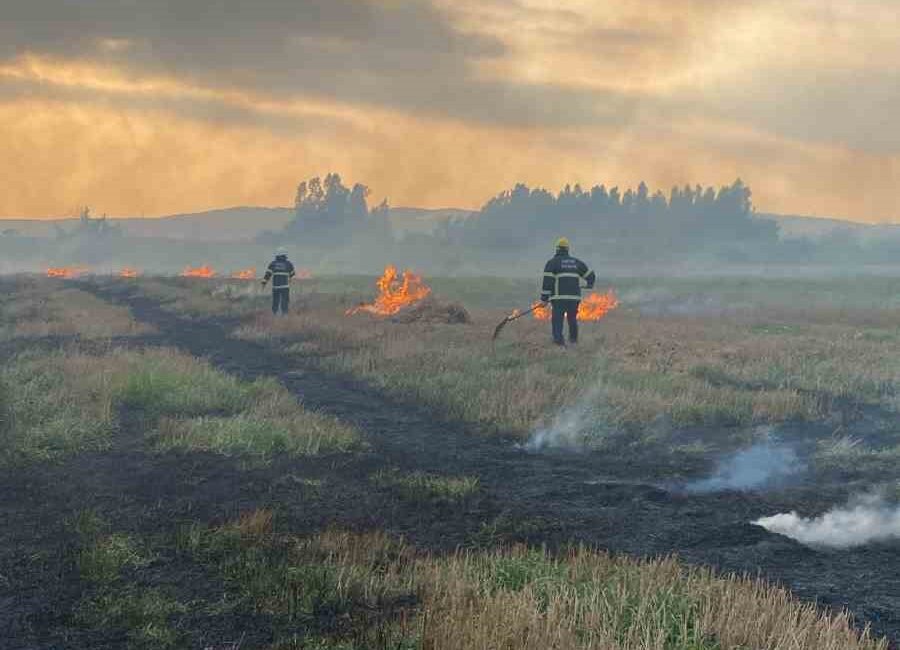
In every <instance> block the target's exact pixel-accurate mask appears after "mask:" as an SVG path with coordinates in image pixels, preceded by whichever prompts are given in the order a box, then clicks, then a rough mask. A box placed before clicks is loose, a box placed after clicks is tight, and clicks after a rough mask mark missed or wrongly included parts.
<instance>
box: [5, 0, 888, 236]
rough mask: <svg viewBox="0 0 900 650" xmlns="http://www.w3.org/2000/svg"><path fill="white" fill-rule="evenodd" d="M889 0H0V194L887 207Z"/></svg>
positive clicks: (165, 200)
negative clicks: (611, 199) (728, 191)
mask: <svg viewBox="0 0 900 650" xmlns="http://www.w3.org/2000/svg"><path fill="white" fill-rule="evenodd" d="M896 5H897V3H896V0H842V1H838V0H254V1H253V2H243V1H240V0H28V1H27V2H26V1H24V0H22V1H20V0H0V14H2V20H0V152H2V154H0V178H2V179H3V183H2V191H0V215H2V216H5V217H28V218H47V217H58V216H67V215H74V214H76V213H77V212H78V209H79V207H80V206H83V205H90V206H91V207H92V208H93V211H94V212H95V213H108V214H110V215H116V216H156V215H163V214H173V213H185V212H192V211H199V210H205V209H213V208H221V207H228V206H235V205H270V206H276V205H289V204H290V203H291V202H292V200H293V195H294V191H295V188H296V185H297V183H298V182H300V181H301V180H304V179H306V178H309V177H312V176H317V175H320V176H324V175H325V174H327V173H329V172H332V171H335V172H338V173H340V174H341V175H342V177H343V178H344V180H345V182H348V183H353V182H361V183H364V184H366V185H368V186H369V187H370V188H371V189H372V198H373V199H374V200H378V201H380V200H381V199H382V198H387V199H388V200H389V201H390V203H391V204H392V205H406V206H418V207H431V208H437V207H461V208H478V207H480V206H481V205H482V204H483V203H484V202H485V201H486V200H487V199H489V198H490V197H491V196H493V195H495V194H497V193H498V192H500V191H501V190H503V189H506V188H509V187H511V186H512V185H514V184H515V183H517V182H524V183H527V184H529V185H533V186H542V187H547V188H550V189H558V188H559V187H561V186H563V185H564V184H566V183H573V184H574V183H576V182H578V183H581V184H582V185H583V186H585V187H589V186H591V185H593V184H599V183H605V184H606V185H607V186H614V185H618V186H619V187H622V188H625V187H633V186H636V185H637V184H638V183H639V182H640V181H641V180H644V181H646V182H647V184H648V185H649V186H650V187H651V188H652V189H656V188H660V189H663V190H664V191H668V189H669V188H670V187H671V186H672V185H676V184H677V185H684V184H686V183H689V184H691V185H695V184H701V185H704V186H705V185H715V186H718V185H724V184H730V183H731V182H732V181H734V180H735V179H736V178H738V177H740V178H741V179H743V180H744V181H745V182H746V183H747V184H748V185H750V187H751V188H752V189H753V198H754V203H755V205H756V207H757V210H758V211H760V212H780V213H784V214H804V215H819V216H832V217H842V218H848V219H852V220H857V221H867V222H894V221H900V208H898V207H897V205H896V197H897V194H898V188H900V11H897V6H896Z"/></svg>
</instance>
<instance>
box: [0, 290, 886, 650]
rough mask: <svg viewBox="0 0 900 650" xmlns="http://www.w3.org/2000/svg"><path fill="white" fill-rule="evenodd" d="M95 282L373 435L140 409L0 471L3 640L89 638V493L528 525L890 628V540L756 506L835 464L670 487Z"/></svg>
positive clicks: (214, 354)
mask: <svg viewBox="0 0 900 650" xmlns="http://www.w3.org/2000/svg"><path fill="white" fill-rule="evenodd" d="M82 288H86V289H91V286H90V285H87V284H85V285H83V286H82ZM94 290H95V291H96V292H97V294H98V295H99V296H100V297H102V298H104V299H106V300H109V301H111V302H114V303H116V304H120V305H124V306H128V307H130V308H131V310H132V312H133V314H134V316H135V317H136V318H137V319H138V320H140V321H142V322H146V323H148V324H150V325H153V326H154V327H155V328H156V331H157V332H158V334H157V335H155V336H153V337H152V338H148V339H147V342H148V344H154V345H156V344H160V343H163V344H165V345H170V346H175V347H179V348H181V349H183V350H184V351H186V352H189V353H191V354H194V355H197V356H200V357H204V358H207V359H208V360H210V361H211V362H212V363H213V364H215V365H216V366H217V367H219V368H220V369H222V370H225V371H227V372H230V373H233V374H235V375H237V376H239V377H241V378H243V379H251V380H252V379H256V378H258V377H276V378H278V380H279V381H281V382H282V383H283V384H284V386H286V387H287V388H288V389H289V390H290V391H291V392H292V393H294V394H295V395H296V396H297V397H298V398H300V399H301V400H302V402H303V404H304V406H306V407H307V408H313V409H316V410H319V411H322V412H325V413H328V414H331V415H334V416H337V417H339V418H341V419H342V420H344V421H346V422H348V423H351V424H353V425H355V426H357V427H358V428H359V429H360V430H361V431H363V432H364V433H365V435H366V438H367V441H368V443H369V445H370V448H369V450H368V451H367V452H363V453H355V454H339V455H333V456H327V457H319V458H310V459H299V460H298V459H291V460H288V459H285V460H279V461H276V462H274V463H272V464H271V465H268V466H265V467H256V468H254V467H247V466H245V465H244V464H242V463H241V462H239V461H238V460H235V459H228V458H222V457H218V456H214V455H210V454H197V453H191V454H184V453H166V454H162V455H158V454H150V453H148V451H147V450H146V446H145V443H144V441H143V430H142V427H143V426H144V425H143V424H142V420H141V414H139V413H132V414H124V416H123V418H122V422H123V425H122V427H121V429H122V430H121V431H119V434H118V436H117V438H116V442H115V443H114V446H113V449H111V450H110V451H107V452H103V453H97V454H87V455H82V456H80V457H78V458H76V459H73V460H71V461H68V462H65V463H61V464H57V465H53V466H46V467H34V468H27V469H23V470H21V471H15V472H11V473H9V474H7V475H5V476H4V478H3V479H2V484H0V489H2V490H3V494H4V495H5V497H6V498H5V499H4V503H3V506H2V508H3V511H4V512H3V514H4V521H6V522H8V524H7V525H6V526H4V527H3V532H2V533H0V535H2V537H0V540H2V542H0V543H2V549H0V553H2V556H0V557H2V560H0V593H3V592H6V593H8V594H16V595H17V596H16V597H13V596H12V595H10V596H7V597H0V637H3V638H6V639H18V640H20V642H19V643H18V645H17V644H16V642H13V643H12V644H11V645H9V646H6V647H13V648H15V647H22V648H25V647H29V648H30V647H45V648H50V647H53V648H63V647H65V648H69V647H71V648H74V647H85V645H86V644H85V641H87V640H86V639H83V638H78V637H77V635H75V636H67V633H66V632H65V630H66V621H65V619H64V617H63V615H62V614H61V612H65V611H67V610H68V609H69V608H70V607H71V605H72V604H73V603H74V602H75V601H76V600H77V599H78V597H79V595H80V594H81V592H82V591H83V589H84V586H83V585H81V584H80V582H79V578H78V576H77V574H76V572H75V571H74V569H73V566H72V564H71V561H70V560H69V559H67V558H69V555H67V549H70V548H71V547H72V546H73V545H75V544H77V541H76V540H75V539H74V538H73V533H72V532H71V530H70V527H67V525H66V519H67V518H69V517H71V516H72V514H73V513H74V512H77V511H79V510H84V509H94V510H97V511H98V512H100V513H101V514H102V515H103V516H105V517H106V518H108V519H111V520H112V519H114V520H115V521H116V522H117V526H118V528H121V529H123V530H133V531H135V532H136V533H140V534H142V535H154V534H158V535H163V534H164V533H165V531H167V530H171V529H172V527H173V522H174V523H177V522H179V521H198V520H199V521H204V522H208V523H210V524H214V523H216V522H223V521H225V520H227V519H229V518H233V517H234V516H235V515H236V514H238V513H240V512H242V511H247V510H251V509H254V508H260V507H266V508H272V509H274V510H275V511H276V512H277V519H278V522H279V526H280V527H282V528H287V529H290V530H291V531H295V532H297V533H298V534H305V533H312V532H317V531H322V530H326V529H328V528H331V527H334V528H344V529H352V530H370V529H371V530H375V529H380V530H386V531H387V532H389V533H392V534H396V535H401V536H403V537H405V538H406V539H407V540H409V541H410V542H411V543H413V544H415V545H416V546H418V547H421V548H426V549H430V550H434V551H436V552H443V551H450V550H453V549H455V548H457V547H460V546H472V547H476V546H484V547H488V546H495V545H497V544H502V543H509V542H514V541H525V542H529V543H534V544H544V545H547V546H549V547H551V548H553V547H557V546H563V545H566V544H570V543H585V544H589V545H593V546H597V547H600V548H605V549H609V550H610V551H613V552H621V553H629V554H637V555H650V556H653V555H666V554H677V555H678V556H679V557H681V558H682V559H684V560H686V561H688V562H691V563H697V564H704V565H711V566H714V567H716V568H717V569H718V570H720V571H724V572H737V573H748V574H751V575H759V576H761V577H763V578H766V579H768V580H771V581H773V582H777V583H780V584H784V585H785V586H787V587H789V588H790V589H792V590H793V591H794V592H795V593H796V594H797V595H798V596H800V597H801V598H804V599H808V600H816V601H818V602H819V603H820V604H822V605H824V606H826V607H837V608H847V609H849V610H851V611H852V612H853V613H854V614H855V616H856V618H857V622H858V623H859V624H860V625H863V624H870V625H871V626H872V628H873V630H874V631H875V632H877V633H878V634H881V635H885V636H887V637H888V638H889V639H891V640H892V641H893V642H894V644H895V645H896V644H897V643H898V642H900V572H898V571H896V570H890V569H889V568H890V567H896V566H898V565H900V544H897V543H890V544H873V545H869V546H865V547H861V548H856V549H850V550H845V551H835V550H831V551H825V550H813V549H810V548H808V547H805V546H803V545H800V544H798V543H796V542H794V541H792V540H790V539H787V538H785V537H782V536H779V535H776V534H772V533H769V532H767V531H765V530H763V529H762V528H759V527H757V526H754V525H752V524H750V523H749V522H751V521H753V520H755V519H757V518H759V517H761V516H765V515H771V514H774V513H776V512H785V511H790V510H797V511H800V512H804V513H819V512H823V511H825V510H827V509H829V508H831V507H833V506H834V505H836V504H838V503H841V502H842V501H843V500H844V499H845V498H846V496H847V492H848V488H847V487H846V486H845V485H843V484H842V483H840V482H838V481H835V482H833V483H829V484H825V485H823V484H822V483H821V481H818V480H813V478H812V477H810V478H808V479H806V480H802V479H801V480H798V481H795V482H794V483H792V484H790V485H787V486H784V487H781V488H779V489H777V490H772V491H767V492H728V491H726V492H719V493H713V494H688V493H685V492H682V491H679V490H675V489H670V488H669V487H667V486H670V485H672V484H673V483H674V482H676V481H677V479H679V478H683V477H684V473H685V469H684V468H676V467H673V466H672V463H671V461H670V460H666V459H663V458H658V457H656V456H655V455H653V454H649V453H639V452H634V451H627V450H626V449H625V448H623V450H622V453H610V452H609V451H607V452H605V453H599V452H578V453H575V452H564V451H556V452H541V453H532V452H528V451H526V450H524V449H521V448H519V447H517V446H516V445H515V444H514V441H513V440H511V439H504V438H503V437H500V436H484V435H479V434H478V433H475V432H473V431H471V430H470V428H469V427H467V426H466V425H464V424H461V423H458V422H448V421H442V420H441V419H440V418H436V417H435V414H433V413H431V412H428V411H427V410H424V409H423V408H422V407H420V406H417V405H415V404H410V403H403V402H401V401H398V400H397V399H396V398H392V397H390V396H386V395H384V394H382V393H380V392H378V391H377V390H375V389H373V388H372V387H370V386H367V385H365V384H362V383H360V382H359V381H356V380H354V379H353V378H351V377H342V376H336V375H323V374H322V373H320V372H319V371H318V370H317V369H316V365H315V364H314V363H312V362H311V361H309V362H304V359H303V358H302V357H297V356H287V355H283V354H281V353H280V352H279V350H277V349H275V348H273V347H268V346H266V345H262V344H258V343H254V342H249V341H242V340H237V339H234V338H232V337H230V335H229V333H230V331H231V329H232V328H233V326H235V325H236V324H237V323H235V322H223V321H212V320H190V321H189V320H187V319H183V318H180V317H178V316H177V315H174V314H172V313H169V312H166V311H164V310H162V309H160V308H159V306H158V305H157V304H156V303H154V302H153V301H152V300H148V299H145V298H142V297H140V296H137V295H134V294H133V293H131V292H129V290H128V289H127V288H126V287H121V288H117V287H114V286H113V287H106V288H104V289H102V290H101V289H97V288H94ZM488 334H489V333H488ZM815 426H816V425H803V427H804V428H803V431H802V433H804V434H805V435H816V434H817V433H818V432H817V431H815V430H814V429H815ZM703 469H704V468H700V467H696V468H688V469H687V473H692V472H693V473H695V474H696V473H699V472H701V471H703ZM707 469H708V468H707ZM386 470H387V471H398V472H401V473H402V472H425V473H430V474H436V475H443V476H469V477H475V478H477V479H478V481H479V486H480V488H479V491H478V493H477V494H476V495H474V496H472V497H471V498H468V499H466V500H465V501H464V502H462V503H454V504H448V503H446V502H444V501H441V500H439V499H435V500H424V501H423V500H411V499H408V498H405V497H404V495H403V494H402V493H400V492H398V491H397V490H394V489H392V488H391V487H390V485H387V486H382V485H379V484H377V483H375V484H373V482H372V480H371V478H370V477H371V476H373V475H375V474H376V473H378V472H380V471H386ZM320 481H321V487H315V486H316V485H317V484H318V483H317V482H320ZM29 557H39V558H41V560H40V561H38V562H34V561H26V559H27V558H29ZM167 566H168V567H170V568H169V569H167V571H170V572H171V575H170V576H169V577H168V579H169V580H170V581H171V583H172V584H173V585H174V586H175V587H177V589H178V590H179V593H186V594H188V595H189V597H190V594H193V595H194V596H195V597H198V598H199V597H202V596H203V595H204V594H205V595H209V594H214V593H215V592H216V590H217V588H218V585H217V584H216V581H215V578H214V577H211V576H206V575H199V574H198V573H197V572H198V569H197V568H196V566H194V565H190V564H184V563H180V561H179V560H178V558H177V557H176V556H175V555H174V554H173V561H172V563H171V564H168V565H167ZM197 617H198V620H197V621H193V622H192V625H191V627H192V628H195V629H204V630H205V632H204V634H205V636H203V637H202V638H201V637H199V636H197V637H196V638H195V639H194V640H195V641H197V642H203V643H207V645H213V644H214V643H219V644H222V643H224V642H225V641H227V640H236V639H238V638H240V636H241V630H243V629H248V628H247V625H248V624H249V623H250V622H248V621H241V620H234V619H230V618H228V617H223V616H218V617H217V616H214V615H212V614H203V615H201V614H197ZM200 618H203V620H199V619H200ZM256 629H259V627H258V626H257V627H256ZM258 634H260V635H261V636H260V637H259V638H254V639H249V638H248V639H247V640H246V642H247V644H248V646H249V647H253V646H252V645H250V643H251V642H266V641H267V639H266V638H264V636H265V635H264V634H262V633H258ZM90 641H91V643H90V647H119V646H117V645H116V643H117V642H119V641H121V639H115V638H103V639H90Z"/></svg>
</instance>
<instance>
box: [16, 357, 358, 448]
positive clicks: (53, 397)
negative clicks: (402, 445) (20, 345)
mask: <svg viewBox="0 0 900 650" xmlns="http://www.w3.org/2000/svg"><path fill="white" fill-rule="evenodd" d="M123 410H125V411H126V412H128V413H129V414H130V416H131V417H134V416H140V417H142V418H143V419H144V421H145V422H146V423H147V424H148V426H149V427H151V428H153V427H156V429H157V430H156V433H155V435H154V439H155V442H156V448H157V449H158V450H161V451H162V450H173V449H177V450H184V451H191V450H204V451H212V452H215V453H221V454H226V455H241V454H245V455H249V456H253V457H254V458H257V459H261V460H264V461H267V460H270V459H271V458H273V457H275V456H278V455H284V454H286V455H289V456H301V455H311V454H320V453H326V452H340V451H350V450H354V449H360V448H361V447H362V446H363V445H362V442H361V440H360V436H359V433H358V432H357V431H356V430H355V429H353V428H351V427H349V426H347V425H345V424H343V423H341V422H339V421H338V420H336V419H335V418H332V417H328V416H325V415H321V414H318V413H314V412H310V411H306V410H305V409H303V408H302V407H301V406H300V405H299V404H298V403H297V401H296V400H295V399H294V398H293V396H291V395H290V393H288V391H287V390H286V389H285V388H284V387H283V386H281V385H280V384H279V383H278V382H277V381H276V380H274V379H271V378H267V379H259V380H256V381H253V382H247V381H242V380H239V379H237V378H236V377H234V376H231V375H228V374H225V373H223V372H220V371H218V370H216V369H215V368H213V367H212V366H210V365H209V364H208V363H207V362H205V361H201V360H199V359H196V358H194V357H191V356H189V355H186V354H183V353H179V352H176V351H173V350H166V349H148V350H142V351H133V350H123V349H112V350H111V351H109V352H108V353H103V354H99V355H96V354H86V353H82V352H79V351H77V349H76V350H70V351H65V352H54V353H43V354H42V353H27V354H23V355H20V356H18V357H16V358H14V359H13V360H12V362H10V363H7V364H6V365H5V366H4V367H3V368H2V369H0V417H2V419H0V436H3V439H4V440H5V442H6V444H5V445H4V446H3V450H2V451H0V454H2V456H0V457H2V459H3V460H4V461H5V462H6V463H7V464H20V463H23V462H33V461H50V460H59V459H62V458H65V457H67V456H72V455H76V454H79V453H83V452H87V451H101V450H104V449H107V448H108V447H109V445H110V444H111V440H112V436H113V434H114V433H115V431H116V430H117V428H118V426H119V415H120V413H121V412H123Z"/></svg>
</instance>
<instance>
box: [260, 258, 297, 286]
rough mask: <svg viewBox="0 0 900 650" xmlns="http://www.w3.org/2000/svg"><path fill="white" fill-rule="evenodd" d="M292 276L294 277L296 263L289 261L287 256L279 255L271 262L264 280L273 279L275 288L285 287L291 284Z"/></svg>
mask: <svg viewBox="0 0 900 650" xmlns="http://www.w3.org/2000/svg"><path fill="white" fill-rule="evenodd" d="M292 277H294V265H293V264H291V263H290V261H288V259H287V257H285V256H284V255H279V256H278V257H276V258H275V259H274V260H273V261H272V263H271V264H269V268H268V269H266V275H265V276H264V277H263V280H265V281H266V282H268V281H269V280H270V279H271V280H272V288H273V289H284V288H287V287H288V286H289V285H290V283H291V278H292Z"/></svg>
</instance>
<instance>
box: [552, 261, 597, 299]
mask: <svg viewBox="0 0 900 650" xmlns="http://www.w3.org/2000/svg"><path fill="white" fill-rule="evenodd" d="M582 279H583V280H584V281H585V282H586V283H587V286H588V288H592V287H593V286H594V282H595V281H596V279H597V276H596V275H594V272H593V271H591V270H590V269H589V268H588V265H587V264H585V263H584V262H582V261H581V260H580V259H578V258H577V257H572V256H571V255H569V252H568V251H566V250H562V249H561V250H558V251H556V255H554V256H553V258H552V259H551V260H550V261H549V262H547V264H546V266H544V283H543V286H542V287H541V298H542V299H544V298H549V299H550V300H581V280H582Z"/></svg>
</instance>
